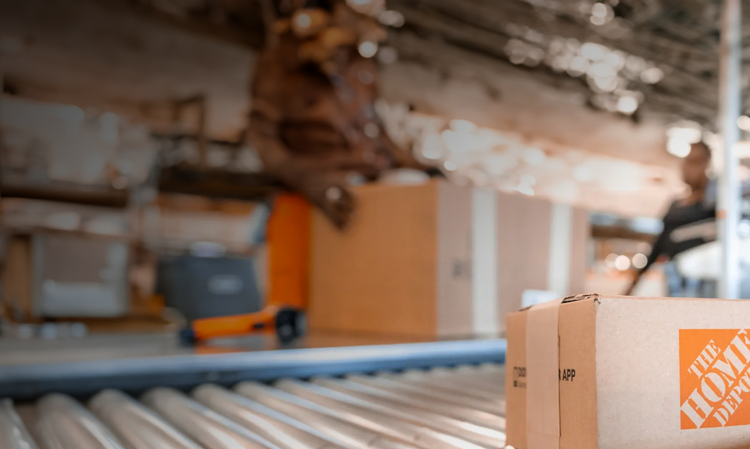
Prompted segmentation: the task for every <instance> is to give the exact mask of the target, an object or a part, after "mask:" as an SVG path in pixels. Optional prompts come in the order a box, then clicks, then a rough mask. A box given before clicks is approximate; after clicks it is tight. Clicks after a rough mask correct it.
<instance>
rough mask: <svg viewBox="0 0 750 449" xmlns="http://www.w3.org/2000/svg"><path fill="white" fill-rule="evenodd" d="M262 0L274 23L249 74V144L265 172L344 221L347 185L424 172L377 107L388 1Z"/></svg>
mask: <svg viewBox="0 0 750 449" xmlns="http://www.w3.org/2000/svg"><path fill="white" fill-rule="evenodd" d="M266 1H267V2H269V3H267V5H266V8H267V16H269V17H270V18H272V19H273V22H274V23H273V26H270V27H268V28H269V30H272V33H271V34H270V35H269V36H268V39H267V40H268V43H267V45H266V48H265V49H264V50H263V52H262V53H261V55H260V57H259V60H258V63H257V65H256V67H257V70H256V73H255V75H254V77H253V86H252V96H253V98H252V105H253V109H252V112H251V117H250V124H249V128H248V135H247V138H248V141H249V143H250V144H251V145H252V146H253V147H255V148H256V149H257V150H258V154H259V155H260V158H261V159H262V161H263V165H264V171H265V172H266V173H267V174H268V175H270V176H271V177H272V178H274V179H275V180H277V181H280V182H281V183H282V184H283V185H285V187H287V188H288V189H290V190H292V191H295V192H298V193H300V194H302V195H303V196H304V197H305V198H306V199H307V200H308V201H309V202H311V203H312V204H313V205H315V206H316V207H318V208H319V209H321V210H322V211H323V212H324V213H325V214H326V215H327V216H328V217H329V218H330V219H331V221H332V222H333V223H334V224H335V225H336V226H337V227H339V228H343V227H344V226H346V224H347V222H348V221H349V218H350V216H351V214H352V213H353V211H354V206H355V201H354V196H353V194H352V193H351V191H350V189H349V186H350V185H352V184H356V183H361V182H363V181H371V180H375V179H377V178H378V177H379V175H380V174H381V173H383V172H384V171H387V170H389V169H393V168H415V169H419V170H427V167H425V166H423V165H421V164H420V163H418V162H417V161H416V159H415V158H414V157H413V155H412V154H411V152H409V151H406V150H405V149H402V148H399V147H398V146H397V145H396V144H395V143H394V142H393V141H392V140H391V139H390V138H389V137H388V135H387V133H386V131H385V128H384V126H383V123H382V121H381V120H380V118H379V117H378V116H377V114H376V112H375V107H374V104H375V100H376V99H377V94H378V89H377V69H376V65H375V62H374V61H373V56H375V53H376V52H377V49H378V45H379V43H380V42H381V41H383V40H384V39H385V38H386V36H387V35H386V31H385V29H384V28H383V27H382V26H381V24H380V23H379V22H378V19H377V17H378V15H379V14H380V13H381V12H382V11H383V9H384V8H385V1H384V0H273V3H270V2H271V0H266ZM271 6H273V7H271ZM269 17H267V19H266V20H268V19H269Z"/></svg>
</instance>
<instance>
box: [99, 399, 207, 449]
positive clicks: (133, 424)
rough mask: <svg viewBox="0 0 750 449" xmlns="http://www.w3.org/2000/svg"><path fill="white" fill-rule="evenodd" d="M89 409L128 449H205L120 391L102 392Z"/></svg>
mask: <svg viewBox="0 0 750 449" xmlns="http://www.w3.org/2000/svg"><path fill="white" fill-rule="evenodd" d="M89 408H90V409H91V411H92V412H93V413H94V414H95V415H96V416H97V417H98V418H99V419H100V420H101V421H102V422H103V423H104V424H105V425H107V427H109V428H110V429H111V430H112V432H113V433H114V434H115V435H116V436H117V437H118V438H119V439H120V441H122V443H123V445H125V446H126V447H128V449H154V448H159V449H202V448H201V447H200V446H198V445H197V444H196V443H194V442H193V441H191V440H190V439H189V438H187V437H186V436H185V435H183V434H182V433H180V432H179V431H178V430H177V429H175V428H174V427H172V426H170V425H169V424H167V423H166V421H164V420H163V419H162V418H161V417H160V416H159V415H157V414H156V413H154V412H153V411H152V410H149V409H148V408H146V407H145V406H144V405H143V404H141V403H139V402H137V401H135V400H134V399H133V398H131V397H130V396H128V395H126V394H124V393H121V392H119V391H115V390H104V391H102V392H101V393H99V394H97V395H96V396H94V398H93V399H92V400H91V401H90V402H89Z"/></svg>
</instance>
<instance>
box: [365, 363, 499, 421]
mask: <svg viewBox="0 0 750 449" xmlns="http://www.w3.org/2000/svg"><path fill="white" fill-rule="evenodd" d="M375 378H376V379H385V380H386V381H387V383H388V384H390V385H398V386H399V387H400V388H403V389H405V390H407V391H412V392H415V393H420V394H427V395H430V396H432V397H439V398H440V400H441V401H442V402H446V403H450V404H456V405H461V406H463V407H468V408H473V409H476V410H484V411H486V412H488V413H492V414H494V415H503V414H504V413H505V405H504V404H503V398H502V396H501V395H500V394H495V395H493V394H492V393H491V392H485V395H484V397H480V398H476V397H473V396H471V395H467V394H465V393H463V392H456V391H450V390H448V389H444V388H436V386H435V385H432V384H426V383H424V382H420V381H414V380H413V379H411V380H410V379H408V378H406V377H405V376H404V375H401V374H399V375H396V374H393V373H381V374H378V375H377V376H375Z"/></svg>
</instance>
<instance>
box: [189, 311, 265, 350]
mask: <svg viewBox="0 0 750 449" xmlns="http://www.w3.org/2000/svg"><path fill="white" fill-rule="evenodd" d="M278 311H279V308H278V307H276V306H268V307H266V308H264V309H263V310H261V311H260V312H256V313H248V314H244V315H231V316H222V317H216V318H203V319H199V320H195V321H193V324H192V330H193V338H194V339H195V340H198V341H203V340H208V339H211V338H221V337H236V336H240V335H247V334H252V333H256V332H260V331H266V330H267V331H273V330H274V326H275V322H276V314H277V313H278Z"/></svg>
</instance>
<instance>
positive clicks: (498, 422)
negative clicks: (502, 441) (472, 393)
mask: <svg viewBox="0 0 750 449" xmlns="http://www.w3.org/2000/svg"><path fill="white" fill-rule="evenodd" d="M313 383H315V384H319V385H322V383H326V385H324V386H325V387H327V388H329V389H332V390H336V391H339V392H341V393H344V394H348V395H352V394H353V393H356V394H358V395H365V396H366V397H367V400H369V401H372V400H373V398H376V399H378V400H383V401H388V402H391V403H393V406H394V407H398V408H404V407H406V408H409V409H411V410H419V411H421V412H430V413H435V414H439V415H442V416H445V417H450V418H454V419H457V420H461V421H466V422H467V423H472V424H475V425H477V426H481V427H487V428H489V429H495V430H499V431H504V430H505V418H504V417H502V416H496V415H491V414H488V413H486V412H482V411H478V410H474V409H471V408H466V407H461V406H456V405H453V404H448V403H445V402H443V401H440V400H439V399H434V398H425V397H418V396H414V395H409V394H403V393H399V392H394V391H389V390H387V389H382V388H376V387H373V386H370V385H366V384H363V383H356V382H352V381H349V380H335V381H331V380H320V379H316V380H314V381H313ZM487 423H489V424H487Z"/></svg>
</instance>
